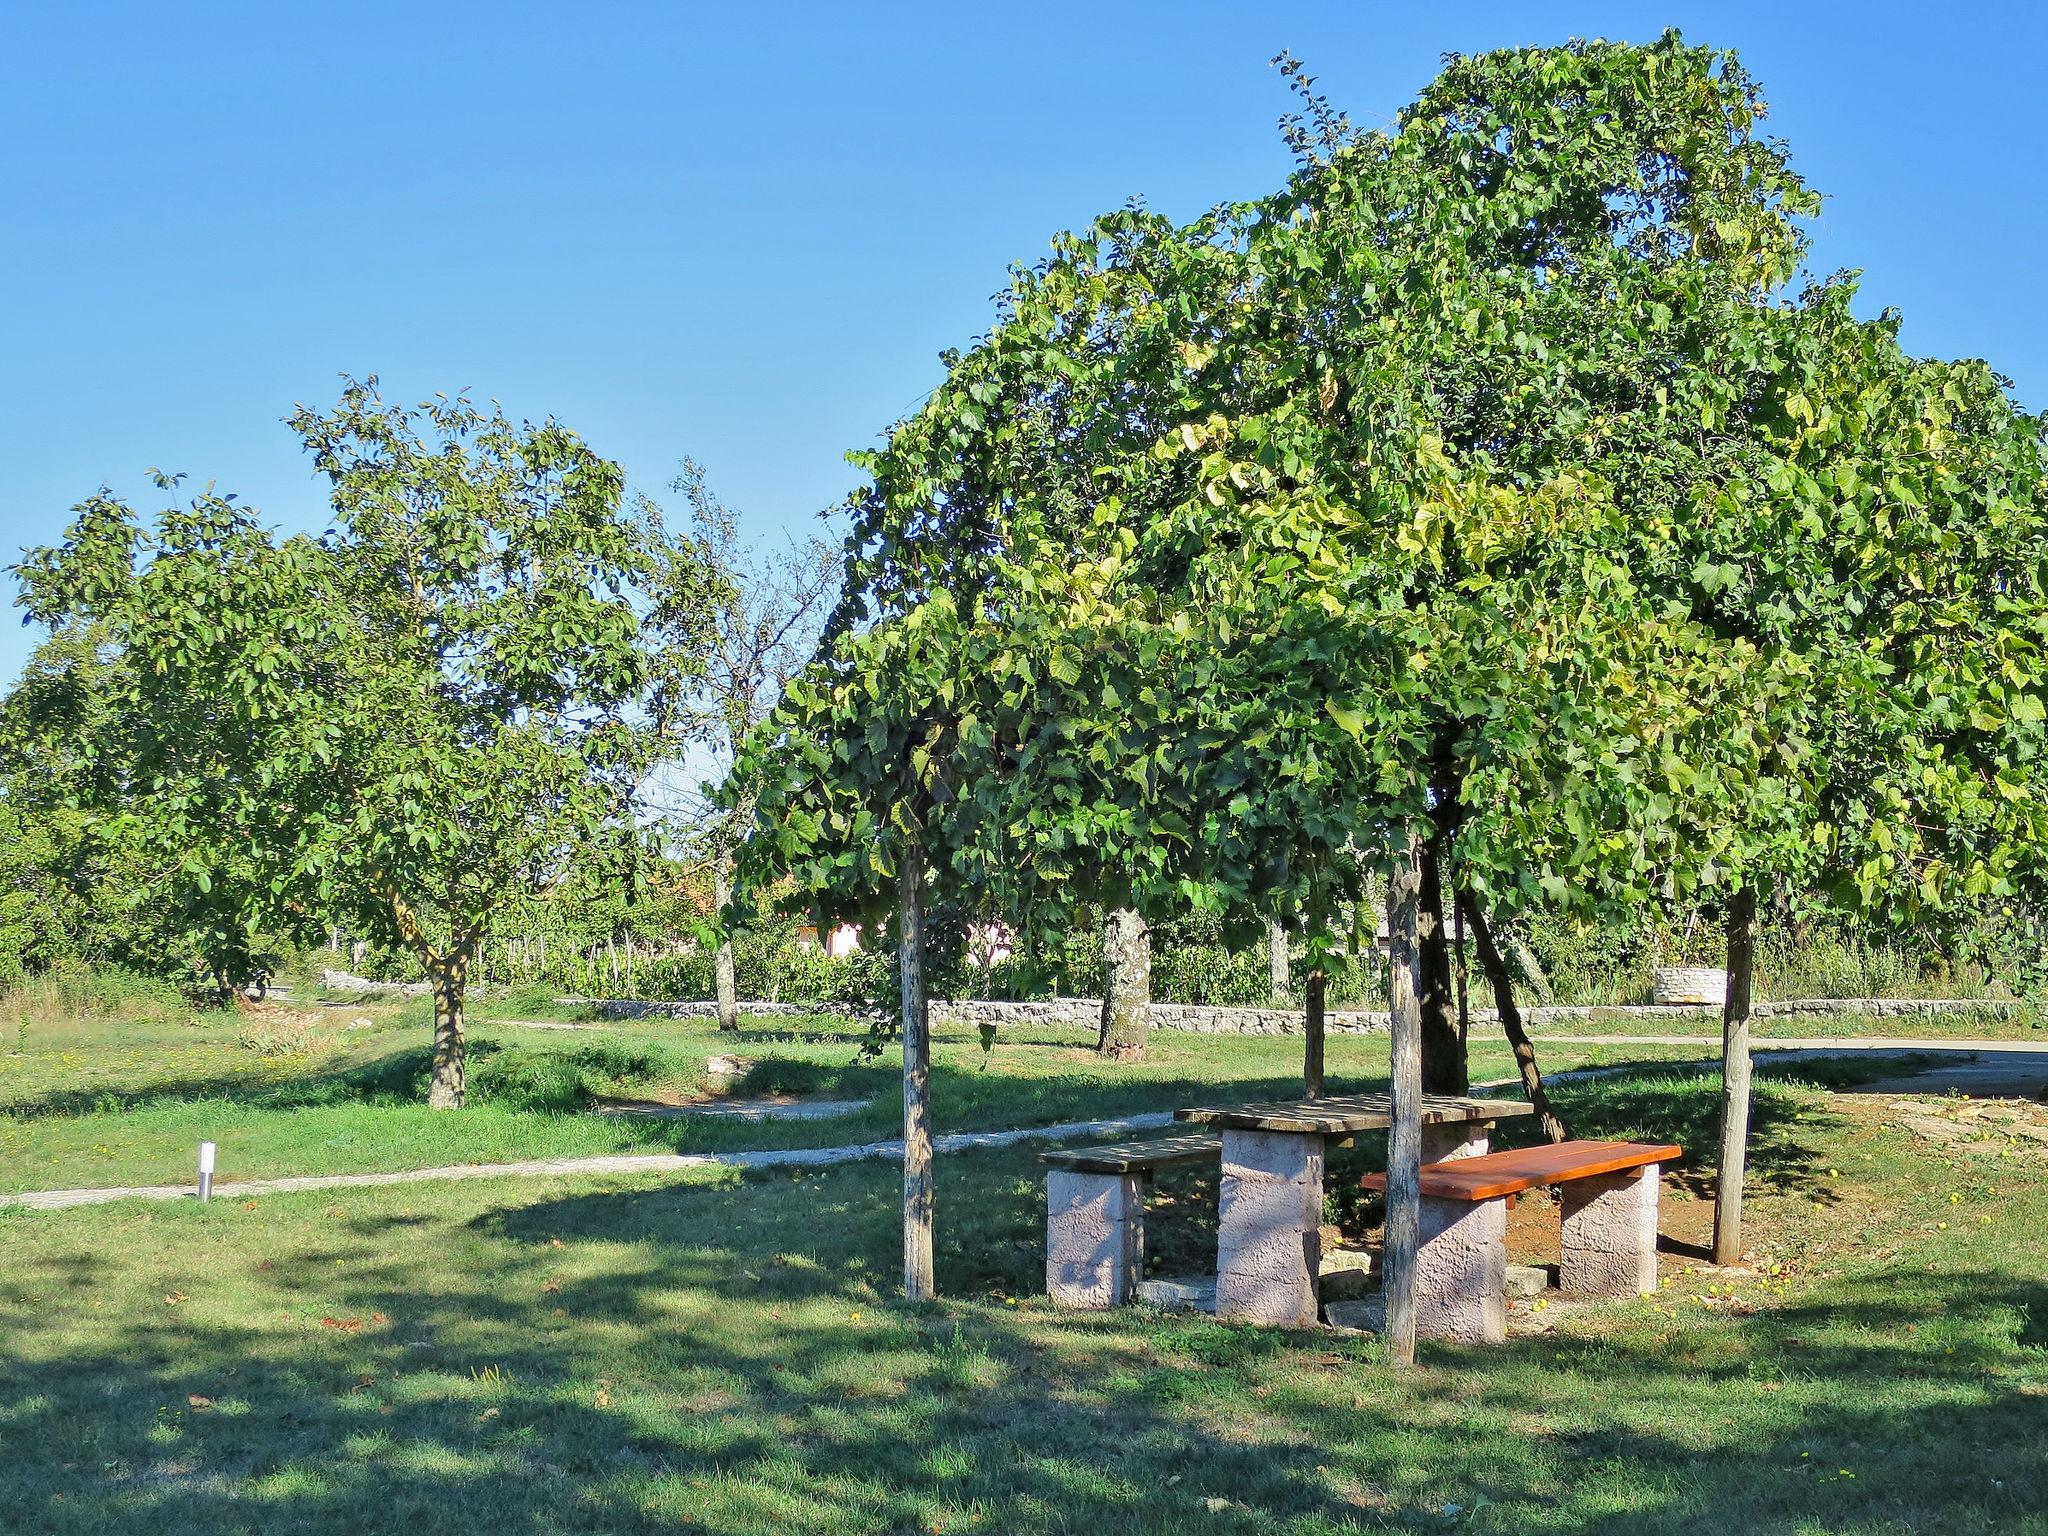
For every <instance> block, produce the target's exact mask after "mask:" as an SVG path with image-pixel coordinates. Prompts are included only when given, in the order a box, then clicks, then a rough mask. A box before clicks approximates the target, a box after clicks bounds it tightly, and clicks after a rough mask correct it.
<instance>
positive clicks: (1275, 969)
mask: <svg viewBox="0 0 2048 1536" xmlns="http://www.w3.org/2000/svg"><path fill="white" fill-rule="evenodd" d="M1287 983H1288V975H1287V930H1286V929H1285V928H1284V927H1282V926H1281V923H1280V919H1279V918H1277V917H1274V918H1268V919H1267V920H1266V985H1267V988H1268V989H1269V990H1270V991H1271V992H1272V994H1273V1006H1274V1007H1276V1008H1277V1007H1279V1006H1280V1005H1281V1003H1282V1002H1283V1001H1284V1000H1285V999H1286V997H1287Z"/></svg>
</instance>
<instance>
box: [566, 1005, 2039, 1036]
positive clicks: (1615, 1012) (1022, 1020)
mask: <svg viewBox="0 0 2048 1536" xmlns="http://www.w3.org/2000/svg"><path fill="white" fill-rule="evenodd" d="M561 1001H562V1002H563V1003H566V1004H570V1005H572V1006H577V1007H588V1008H590V1009H591V1010H592V1011H593V1012H595V1013H596V1014H597V1015H598V1016H599V1017H600V1018H607V1019H708V1018H715V1017H716V1016H717V1013H718V1005H717V1004H716V1003H710V1002H646V1001H638V1000H633V999H628V998H573V997H565V998H562V999H561ZM2013 1006H2014V1005H2013V1004H2011V1003H2009V1002H1999V1001H1993V1000H1984V999H1972V998H1944V997H1937V998H1921V997H1855V998H1797V999H1792V1000H1789V1001H1785V1002H1775V1003H1758V1004H1756V1005H1755V1007H1754V1009H1753V1010H1752V1012H1753V1014H1754V1015H1755V1016H1756V1017H1757V1018H1788V1017H1795V1016H1828V1015H1842V1016H1846V1015H1849V1014H1858V1015H1861V1016H1863V1017H1865V1018H1880V1019H1889V1018H1910V1017H1912V1016H1914V1015H1916V1014H1930V1013H1958V1012H1961V1013H1968V1012H1983V1013H2004V1012H2008V1011H2010V1010H2011V1009H2012V1007H2013ZM931 1007H932V1022H933V1023H934V1024H945V1025H958V1026H965V1027H967V1028H974V1029H978V1028H981V1027H982V1026H984V1025H988V1026H992V1027H994V1028H996V1029H1003V1028H1010V1029H1016V1028H1034V1027H1035V1028H1068V1029H1094V1028H1095V1027H1096V1026H1097V1025H1098V1024H1099V1023H1100V1022H1101V1019H1102V1004H1101V1003H1100V1002H1099V1001H1097V1000H1096V999H1094V998H1090V997H1060V998H1052V999H1049V1000H1046V1001H1040V1002H1022V1003H1014V1002H1002V1001H995V1000H982V999H973V998H967V999H959V1000H953V1001H947V1000H943V999H938V998H934V999H933V1000H932V1005H931ZM740 1012H741V1013H750V1014H753V1015H754V1016H755V1017H757V1018H798V1017H803V1016H805V1015H817V1014H821V1013H826V1014H836V1015H840V1016H843V1017H847V1018H865V1017H867V1016H868V1015H867V1013H866V1012H864V1011H863V1010H861V1009H857V1008H852V1007H848V1006H846V1005H843V1004H837V1003H765V1002H753V1003H748V1002H743V1003H741V1004H740ZM1720 1012H1721V1011H1720V1010H1719V1009H1718V1008H1710V1007H1701V1006H1697V1005H1692V1004H1677V1005H1667V1006H1662V1007H1659V1006H1657V1005H1655V1004H1635V1005H1630V1006H1624V1007H1612V1008H1581V1007H1565V1006H1558V1007H1539V1008H1530V1009H1527V1010H1526V1011H1525V1012H1524V1014H1523V1018H1524V1019H1525V1020H1526V1021H1527V1022H1528V1023H1530V1024H1532V1025H1537V1026H1542V1025H1550V1024H1569V1023H1572V1022H1574V1021H1583V1020H1587V1019H1593V1018H1601V1019H1617V1018H1626V1019H1641V1020H1643V1021H1644V1022H1645V1023H1657V1024H1665V1025H1669V1024H1676V1023H1692V1024H1697V1023H1702V1022H1712V1021H1718V1020H1719V1018H1720ZM1496 1017H1497V1016H1496V1015H1495V1013H1494V1011H1493V1010H1492V1009H1491V1008H1478V1009H1474V1010H1473V1013H1472V1022H1473V1023H1475V1024H1492V1023H1494V1022H1495V1020H1496ZM1152 1027H1153V1028H1154V1029H1177V1030H1186V1031H1190V1032H1192V1033H1194V1034H1201V1035H1297V1034H1300V1033H1301V1029H1302V1016H1301V1011H1300V1010H1299V1009H1294V1008H1215V1007H1203V1006H1199V1005H1197V1004H1193V1003H1154V1004H1153V1005H1152ZM1326 1027H1327V1029H1328V1030H1329V1032H1330V1033H1331V1034H1336V1035H1367V1034H1378V1033H1383V1032H1385V1030H1386V1028H1387V1015H1386V1014H1385V1012H1384V1011H1380V1010H1373V1009H1356V1008H1344V1009H1332V1010H1331V1011H1330V1013H1329V1014H1328V1016H1327V1019H1326Z"/></svg>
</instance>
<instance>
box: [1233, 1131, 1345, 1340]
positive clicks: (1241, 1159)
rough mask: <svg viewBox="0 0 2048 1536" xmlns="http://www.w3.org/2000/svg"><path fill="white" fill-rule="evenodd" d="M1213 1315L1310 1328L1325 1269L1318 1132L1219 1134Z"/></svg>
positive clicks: (1242, 1132)
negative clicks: (1320, 1274) (1320, 1275)
mask: <svg viewBox="0 0 2048 1536" xmlns="http://www.w3.org/2000/svg"><path fill="white" fill-rule="evenodd" d="M1218 1218H1219V1219H1218V1223H1217V1227H1218V1230H1217V1243H1216V1316H1217V1317H1218V1318H1220V1319H1227V1320H1234V1321H1236V1322H1241V1323H1273V1324H1277V1325H1279V1326H1281V1327H1287V1328H1312V1327H1314V1326H1315V1322H1316V1316H1317V1312H1316V1275H1317V1273H1318V1271H1320V1270H1321V1268H1322V1258H1323V1251H1322V1250H1323V1242H1322V1224H1323V1138H1322V1137H1320V1136H1302V1135H1293V1134H1289V1133H1286V1132H1281V1131H1234V1130H1226V1131H1224V1133H1223V1187H1222V1197H1221V1201H1220V1207H1219V1210H1218Z"/></svg>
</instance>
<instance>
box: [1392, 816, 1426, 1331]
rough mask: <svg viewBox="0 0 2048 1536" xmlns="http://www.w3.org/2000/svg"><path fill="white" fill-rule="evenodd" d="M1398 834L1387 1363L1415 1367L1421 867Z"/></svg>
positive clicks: (1411, 842)
mask: <svg viewBox="0 0 2048 1536" xmlns="http://www.w3.org/2000/svg"><path fill="white" fill-rule="evenodd" d="M1418 852H1419V849H1418V846H1417V840H1416V837H1415V834H1414V833H1413V832H1412V831H1411V832H1407V833H1404V834H1403V836H1402V840H1401V842H1400V843H1399V844H1398V845H1397V846H1396V849H1395V854H1394V874H1393V879H1392V880H1390V881H1389V882H1388V884H1387V947H1388V956H1387V958H1388V973H1389V975H1388V981H1389V986H1388V991H1389V994H1390V1001H1391V1002H1392V1005H1393V1006H1392V1008H1391V1009H1390V1011H1389V1020H1388V1022H1389V1032H1390V1034H1391V1036H1392V1046H1391V1051H1390V1056H1391V1061H1392V1076H1393V1084H1392V1086H1393V1099H1394V1106H1393V1108H1394V1113H1393V1124H1392V1125H1391V1126H1390V1127H1389V1128H1388V1131H1387V1243H1386V1265H1387V1282H1386V1316H1387V1359H1388V1361H1389V1362H1390V1363H1391V1364H1393V1365H1396V1366H1412V1365H1413V1364H1414V1363H1415V1250H1416V1247H1417V1246H1418V1244H1419V1241H1420V1238H1421V1231H1422V987H1423V979H1422V944H1421V938H1420V935H1419V933H1418V931H1417V930H1418V925H1419V923H1420V921H1421V906H1422V870H1421V867H1420V860H1419V858H1418V857H1417V855H1418Z"/></svg>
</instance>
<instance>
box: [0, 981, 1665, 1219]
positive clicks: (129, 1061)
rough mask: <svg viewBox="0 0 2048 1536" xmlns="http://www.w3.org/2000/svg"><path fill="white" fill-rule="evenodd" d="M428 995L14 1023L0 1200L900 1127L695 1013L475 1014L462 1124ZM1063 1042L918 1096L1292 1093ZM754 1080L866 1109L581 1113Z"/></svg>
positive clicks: (963, 1066)
mask: <svg viewBox="0 0 2048 1536" xmlns="http://www.w3.org/2000/svg"><path fill="white" fill-rule="evenodd" d="M427 1019H428V1015H427V1012H426V1008H425V1005H423V1004H408V1005H404V1006H393V1005H389V1004H386V1005H382V1006H364V1007H348V1008H337V1009H321V1010H307V1011H304V1012H299V1011H295V1010H292V1009H289V1008H272V1009H264V1010H259V1011H257V1012H255V1013H253V1014H250V1015H247V1016H238V1015H234V1014H228V1013H217V1014H198V1015H193V1016H188V1017H184V1018H162V1019H156V1020H150V1021H145V1022H137V1021H133V1020H116V1019H108V1018H99V1019H94V1018H70V1019H64V1020H61V1021H56V1022H50V1023H44V1024H40V1025H37V1026H34V1027H31V1028H30V1029H28V1030H27V1031H25V1032H24V1033H23V1034H21V1035H20V1036H19V1037H18V1038H17V1039H15V1040H14V1041H12V1042H11V1044H12V1045H13V1046H14V1047H15V1050H14V1051H13V1052H8V1051H4V1050H0V1190H4V1191H10V1192H11V1191H15V1190H25V1189H51V1188H73V1187H104V1186H118V1185H136V1184H171V1183H180V1182H184V1181H186V1180H189V1179H190V1178H191V1177H192V1170H193V1162H194V1155H195V1148H196V1147H197V1145H198V1143H199V1142H200V1141H202V1140H211V1141H214V1142H216V1143H218V1145H219V1148H220V1165H219V1177H220V1178H221V1179H222V1180H223V1181H227V1180H232V1179H241V1178H269V1177H278V1176H283V1175H290V1174H317V1173H370V1172H385V1171H392V1170H399V1169H406V1168H425V1167H434V1166H441V1165H446V1164H452V1163H490V1162H503V1161H511V1160H517V1159H526V1158H551V1157H581V1156H596V1155H603V1154H607V1153H619V1152H659V1151H664V1150H673V1151H684V1152H706V1151H728V1150H737V1149H742V1148H750V1147H806V1146H834V1145H840V1144H844V1143H852V1142H862V1141H872V1140H878V1139H883V1138H887V1137H891V1136H894V1135H896V1134H897V1133H898V1132H899V1131H900V1129H901V1125H902V1107H901V1106H902V1097H901V1095H902V1088H901V1076H900V1071H899V1069H898V1067H897V1066H896V1065H894V1064H893V1062H892V1061H891V1059H890V1058H889V1056H888V1055H887V1054H886V1053H885V1054H884V1055H883V1056H882V1057H880V1058H877V1059H874V1060H870V1061H859V1060H856V1057H857V1055H858V1052H859V1048H860V1045H861V1041H862V1038H863V1032H862V1028H861V1026H859V1025H857V1024H854V1023H850V1022H848V1021H846V1020H843V1019H835V1018H818V1019H788V1018H777V1019H770V1020H753V1021H749V1023H748V1027H747V1028H745V1029H743V1030H742V1031H741V1032H740V1034H739V1035H738V1036H737V1037H735V1036H733V1035H721V1034H720V1033H719V1032H718V1030H717V1029H716V1027H715V1025H713V1024H712V1023H711V1022H710V1021H708V1020H657V1021H645V1022H637V1023H628V1024H620V1025H617V1026H606V1027H604V1028H602V1029H588V1030H578V1031H568V1030H560V1029H545V1030H544V1029H535V1028H531V1027H527V1026H524V1025H520V1024H516V1023H512V1022H507V1021H503V1020H493V1019H491V1018H489V1017H482V1018H479V1019H477V1020H476V1021H475V1022H474V1023H473V1026H472V1029H471V1061H470V1071H471V1085H472V1095H471V1097H472V1103H471V1106H470V1107H469V1108H468V1109H465V1110H464V1111H463V1112H462V1113H461V1114H459V1115H446V1114H437V1113H435V1112H433V1111H430V1110H428V1109H427V1108H426V1107H425V1104H424V1102H423V1099H424V1095H423V1092H422V1091H421V1089H420V1084H421V1083H422V1082H423V1081H424V1077H425V1072H426V1062H427V1052H426V1040H427V1038H428V1033H429V1030H428V1023H427ZM1090 1043H1091V1041H1090V1040H1089V1038H1088V1037H1087V1036H1086V1035H1085V1034H1084V1032H1082V1031H1080V1030H1074V1029H1039V1030H1017V1031H1010V1030H1006V1031H1004V1033H1003V1036H1002V1038H1001V1040H1000V1041H999V1042H998V1043H997V1044H995V1046H994V1047H993V1048H992V1049H990V1050H987V1051H984V1050H983V1048H982V1046H981V1043H980V1040H979V1038H978V1036H977V1035H976V1034H975V1032H974V1031H972V1030H969V1029H941V1030H939V1031H938V1032H937V1036H936V1039H935V1043H934V1049H933V1088H932V1096H933V1104H934V1113H935V1116H936V1118H937V1121H938V1125H939V1129H940V1130H942V1131H972V1130H997V1129H1003V1128H1007V1127H1012V1126H1029V1125H1044V1124H1053V1123H1057V1122H1060V1121H1066V1120H1077V1119H1092V1118H1098V1117H1104V1116H1112V1115H1124V1114H1132V1113H1138V1112H1142V1111H1156V1110H1170V1109H1175V1108H1179V1107H1181V1106H1183V1105H1189V1104H1196V1103H1203V1102H1209V1101H1213V1100H1215V1099H1217V1098H1225V1099H1229V1098H1239V1099H1242V1098H1251V1097H1259V1096H1265V1097H1271V1096H1274V1095H1276V1094H1286V1093H1292V1092H1298V1091H1299V1084H1300V1051H1301V1044H1300V1041H1299V1040H1287V1039H1261V1038H1256V1037H1242V1036H1228V1035H1196V1034H1186V1033H1180V1032H1174V1031H1158V1032H1155V1034H1154V1037H1153V1046H1152V1049H1151V1050H1150V1052H1149V1053H1148V1058H1147V1060H1146V1061H1145V1062H1144V1063H1143V1064H1141V1065H1138V1066H1125V1067H1118V1066H1107V1065H1104V1064H1103V1063H1101V1062H1100V1061H1099V1060H1098V1059H1097V1058H1096V1057H1095V1055H1094V1053H1093V1051H1092V1050H1090V1049H1088V1045H1089V1044H1090ZM1386 1050H1387V1046H1386V1040H1385V1038H1384V1037H1383V1036H1358V1035H1337V1036H1332V1037H1331V1039H1330V1041H1329V1071H1330V1074H1331V1078H1332V1081H1333V1082H1334V1083H1337V1084H1343V1083H1346V1082H1349V1083H1353V1084H1356V1085H1357V1086H1360V1087H1365V1086H1379V1085H1381V1084H1383V1083H1384V1080H1385V1072H1386V1065H1385V1063H1386ZM728 1051H737V1052H739V1053H741V1054H742V1055H744V1056H745V1057H747V1058H749V1059H751V1060H752V1061H753V1062H754V1067H753V1069H752V1070H751V1071H750V1072H748V1073H747V1074H746V1076H745V1077H744V1078H742V1079H740V1080H739V1081H738V1082H737V1083H733V1084H731V1085H729V1086H728V1085H724V1084H721V1085H720V1086H721V1087H722V1088H723V1089H724V1091H727V1092H735V1093H740V1094H755V1093H775V1092H781V1093H795V1094H806V1095H813V1094H814V1095H818V1096H822V1097H827V1098H833V1099H848V1100H859V1101H862V1103H863V1104H864V1107H863V1108H862V1109H860V1110H858V1111H855V1112H854V1113H851V1114H848V1115H844V1116H836V1117H833V1118H830V1119H817V1120H801V1121H768V1122H761V1123H752V1124H750V1123H747V1122H743V1121H737V1120H730V1119H714V1120H704V1119H700V1120H641V1119H626V1118H615V1117H609V1116H599V1115H593V1114H589V1113H586V1112H584V1110H585V1106H586V1104H587V1101H588V1100H589V1098H590V1096H591V1095H592V1094H599V1095H610V1096H615V1097H620V1098H661V1099H671V1100H674V1099H687V1098H691V1097H695V1096H701V1095H704V1094H707V1093H708V1092H710V1091H711V1089H712V1086H713V1085H712V1084H711V1082H710V1080H708V1079H707V1078H706V1076H705V1072H704V1067H705V1059H706V1057H707V1056H709V1055H713V1054H718V1053H723V1052H728ZM1659 1054H1664V1055H1669V1056H1673V1057H1682V1056H1684V1055H1686V1054H1687V1052H1686V1050H1685V1049H1684V1048H1679V1049H1676V1050H1673V1051H1669V1052H1663V1053H1659V1052H1657V1051H1654V1050H1649V1049H1646V1048H1643V1047H1635V1046H1627V1047H1623V1046H1616V1047H1606V1046H1556V1047H1552V1048H1551V1049H1550V1050H1549V1051H1547V1052H1546V1054H1545V1060H1546V1064H1548V1065H1554V1066H1559V1067H1562V1066H1575V1065H1588V1064H1600V1063H1604V1062H1611V1061H1621V1060H1634V1059H1641V1058H1643V1057H1645V1056H1649V1057H1655V1056H1657V1055H1659ZM1473 1075H1474V1077H1475V1079H1485V1078H1512V1077H1513V1075H1514V1065H1513V1061H1512V1059H1511V1058H1510V1056H1509V1054H1508V1052H1507V1049H1506V1047H1505V1046H1504V1045H1502V1044H1500V1043H1499V1042H1498V1039H1497V1037H1492V1036H1479V1035H1475V1037H1474V1052H1473Z"/></svg>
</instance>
